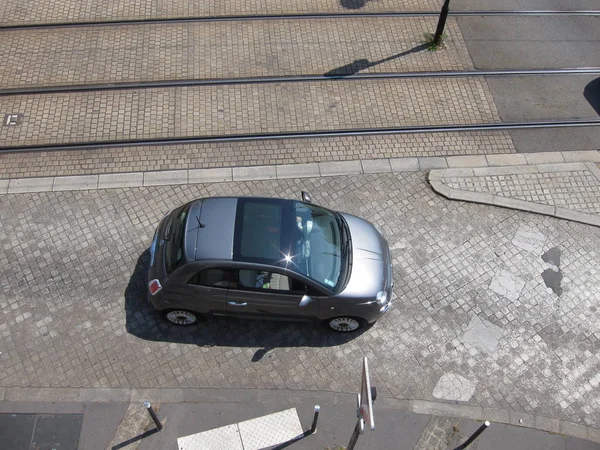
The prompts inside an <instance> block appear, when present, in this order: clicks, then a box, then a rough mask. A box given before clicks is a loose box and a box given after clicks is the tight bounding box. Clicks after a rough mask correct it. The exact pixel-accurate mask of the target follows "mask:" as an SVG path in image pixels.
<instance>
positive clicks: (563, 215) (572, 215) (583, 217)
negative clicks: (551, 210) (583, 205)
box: [555, 207, 600, 227]
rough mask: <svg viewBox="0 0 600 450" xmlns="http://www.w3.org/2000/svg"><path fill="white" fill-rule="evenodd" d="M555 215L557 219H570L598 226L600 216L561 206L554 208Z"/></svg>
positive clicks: (599, 225)
mask: <svg viewBox="0 0 600 450" xmlns="http://www.w3.org/2000/svg"><path fill="white" fill-rule="evenodd" d="M555 215H556V217H558V218H559V219H565V220H572V221H573V222H580V223H585V224H588V225H594V226H597V227H600V216H597V215H593V214H587V213H583V212H580V211H574V210H572V209H566V208H561V207H557V208H556V213H555Z"/></svg>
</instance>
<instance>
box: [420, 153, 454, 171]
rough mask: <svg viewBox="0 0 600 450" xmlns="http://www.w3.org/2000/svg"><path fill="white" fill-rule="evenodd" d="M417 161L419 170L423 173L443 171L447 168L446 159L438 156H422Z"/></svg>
mask: <svg viewBox="0 0 600 450" xmlns="http://www.w3.org/2000/svg"><path fill="white" fill-rule="evenodd" d="M418 159H419V168H420V169H421V170H422V171H424V172H425V171H427V170H431V169H445V168H447V167H448V163H447V162H446V158H442V157H440V156H424V157H419V158H418Z"/></svg>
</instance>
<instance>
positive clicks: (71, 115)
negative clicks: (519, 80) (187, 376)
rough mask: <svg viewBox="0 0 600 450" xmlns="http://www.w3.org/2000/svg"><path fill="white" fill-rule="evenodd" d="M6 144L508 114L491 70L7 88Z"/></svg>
mask: <svg viewBox="0 0 600 450" xmlns="http://www.w3.org/2000/svg"><path fill="white" fill-rule="evenodd" d="M0 110H2V111H7V112H8V113H20V114H23V115H24V120H23V123H22V124H21V125H17V126H14V127H0V142H3V143H5V145H7V146H9V145H19V144H21V145H35V144H44V143H63V142H64V143H66V142H81V141H102V140H114V139H145V138H154V137H183V136H198V135H223V134H224V135H228V134H241V133H261V132H293V131H302V130H335V129H346V128H361V127H367V128H369V127H373V128H380V127H393V126H410V125H442V124H454V123H456V124H468V123H488V122H499V121H500V118H499V116H498V112H497V110H496V108H495V105H494V104H493V101H492V97H491V93H490V91H489V89H488V88H487V84H486V83H485V80H481V79H462V78H456V79H450V78H447V79H433V80H431V79H425V80H420V79H407V80H369V81H364V80H363V81H357V80H347V81H323V82H310V83H284V84H268V85H267V84H258V85H256V84H254V85H227V86H201V87H193V88H192V87H189V88H174V89H142V90H120V91H102V92H78V93H71V94H53V95H51V94H47V95H37V96H35V95H34V96H31V95H23V96H6V97H0Z"/></svg>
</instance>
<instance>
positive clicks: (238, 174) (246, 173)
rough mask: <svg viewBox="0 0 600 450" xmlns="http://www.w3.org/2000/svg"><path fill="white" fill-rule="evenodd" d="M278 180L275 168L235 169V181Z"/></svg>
mask: <svg viewBox="0 0 600 450" xmlns="http://www.w3.org/2000/svg"><path fill="white" fill-rule="evenodd" d="M274 178H277V169H276V168H275V166H254V167H234V168H233V180H234V181H254V180H270V179H274Z"/></svg>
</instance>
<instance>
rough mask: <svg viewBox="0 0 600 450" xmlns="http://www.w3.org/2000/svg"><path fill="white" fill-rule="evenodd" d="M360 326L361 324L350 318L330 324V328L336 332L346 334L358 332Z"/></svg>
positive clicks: (339, 319) (341, 318)
mask: <svg viewBox="0 0 600 450" xmlns="http://www.w3.org/2000/svg"><path fill="white" fill-rule="evenodd" d="M359 325H360V324H359V323H358V321H356V320H355V319H352V318H350V317H339V318H337V319H333V320H331V321H330V322H329V326H330V327H331V328H333V329H334V330H335V331H344V332H348V331H354V330H357V329H358V327H359Z"/></svg>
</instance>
